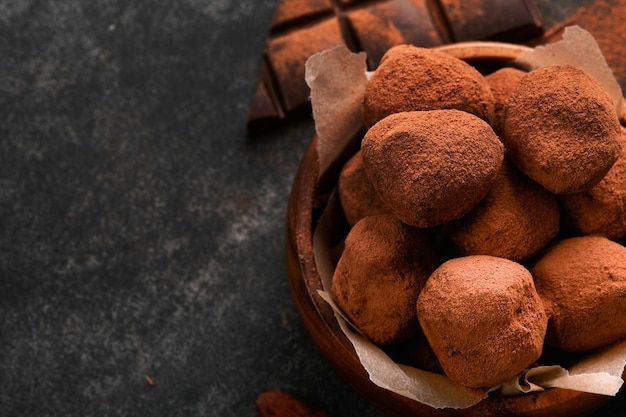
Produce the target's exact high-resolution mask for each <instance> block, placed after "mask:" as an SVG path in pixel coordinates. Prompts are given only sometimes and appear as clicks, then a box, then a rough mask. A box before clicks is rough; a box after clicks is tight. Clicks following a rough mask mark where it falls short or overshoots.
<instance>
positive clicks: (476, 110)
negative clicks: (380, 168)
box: [363, 45, 494, 128]
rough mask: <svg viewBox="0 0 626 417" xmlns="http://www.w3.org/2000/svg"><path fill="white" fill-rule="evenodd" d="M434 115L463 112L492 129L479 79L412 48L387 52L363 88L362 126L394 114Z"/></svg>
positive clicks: (462, 66) (490, 108) (489, 104)
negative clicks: (419, 112)
mask: <svg viewBox="0 0 626 417" xmlns="http://www.w3.org/2000/svg"><path fill="white" fill-rule="evenodd" d="M436 109H456V110H462V111H466V112H468V113H471V114H474V115H476V116H478V117H480V118H481V119H483V120H485V121H486V122H488V123H491V122H492V121H493V117H494V115H493V114H494V113H493V112H494V98H493V94H492V92H491V89H490V88H489V85H488V84H487V82H486V81H485V79H484V77H483V76H482V75H481V74H480V73H479V72H478V71H477V70H476V69H475V68H474V67H472V66H470V65H469V64H467V63H466V62H464V61H462V60H460V59H457V58H454V57H452V56H451V55H448V54H446V53H443V52H437V51H434V50H432V49H426V48H418V47H416V46H411V45H399V46H396V47H394V48H391V49H390V50H389V51H387V53H386V54H385V55H384V56H383V58H382V60H381V62H380V65H379V67H378V68H377V69H376V71H374V73H373V74H372V76H371V78H370V80H369V82H368V84H367V89H366V91H365V97H364V98H363V122H364V124H365V126H366V127H368V128H369V127H371V126H373V125H374V124H375V123H376V122H378V121H380V120H382V119H383V118H385V117H386V116H388V115H390V114H393V113H399V112H403V111H415V110H436Z"/></svg>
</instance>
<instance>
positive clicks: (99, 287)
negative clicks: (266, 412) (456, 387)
mask: <svg viewBox="0 0 626 417" xmlns="http://www.w3.org/2000/svg"><path fill="white" fill-rule="evenodd" d="M275 4H276V1H274V0H271V1H257V0H254V1H252V0H245V1H235V0H174V1H169V2H165V1H157V0H151V1H150V0H146V1H138V0H127V1H121V0H105V1H98V2H95V1H82V0H67V1H63V2H58V1H52V0H21V1H19V2H17V1H10V0H0V415H2V416H153V417H157V416H168V417H173V416H233V417H235V416H238V417H242V416H248V417H252V416H255V415H256V411H255V400H256V398H257V396H258V395H259V394H260V393H261V392H263V391H265V390H270V389H281V390H285V391H288V392H291V393H293V394H295V395H297V396H300V397H302V398H304V399H306V400H308V401H310V402H313V403H315V404H318V405H320V406H322V407H324V408H325V409H327V410H328V411H330V412H331V414H332V415H333V416H335V417H339V416H344V417H348V416H377V415H379V413H378V412H377V411H376V410H374V409H373V408H371V407H370V406H369V405H367V404H366V403H365V402H364V401H363V400H361V399H360V398H359V397H357V396H356V394H354V393H353V392H352V391H351V389H350V388H349V387H348V386H347V385H345V383H344V382H343V381H342V380H340V379H339V378H338V377H337V375H336V374H335V373H334V371H333V370H332V369H331V368H330V367H329V366H328V365H327V364H326V362H325V361H324V360H323V359H322V358H321V356H320V355H319V353H318V352H317V350H316V348H315V346H314V345H313V344H312V342H311V341H310V339H309V337H308V335H307V334H306V333H305V331H304V330H303V327H302V325H301V323H300V321H299V318H298V315H297V313H296V311H295V308H294V306H293V303H292V301H291V298H290V293H289V288H288V284H287V277H286V272H285V266H284V256H283V230H284V229H283V226H284V217H285V212H286V204H287V198H288V193H289V189H290V185H291V181H292V179H293V175H294V173H295V170H296V168H297V165H298V162H299V160H300V157H301V155H302V152H303V150H304V148H305V146H306V145H307V142H308V141H309V139H310V138H311V137H312V135H313V125H312V123H311V122H310V121H308V120H304V121H301V122H298V123H294V124H291V125H288V126H285V127H283V128H279V129H277V130H275V131H273V132H271V133H268V134H266V135H264V136H263V137H261V138H256V139H254V140H249V139H247V138H246V134H245V116H246V112H247V108H248V104H249V102H250V98H251V96H252V92H253V89H254V86H255V83H256V76H257V70H258V64H259V56H260V52H261V50H262V47H263V43H264V37H265V34H266V32H267V28H268V26H269V23H270V20H271V16H272V13H273V10H274V6H275ZM621 404H622V406H623V405H624V400H623V399H622V400H621ZM599 415H612V416H617V415H618V414H615V412H613V414H609V413H608V412H607V413H604V414H599Z"/></svg>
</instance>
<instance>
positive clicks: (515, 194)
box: [444, 160, 560, 262]
mask: <svg viewBox="0 0 626 417" xmlns="http://www.w3.org/2000/svg"><path fill="white" fill-rule="evenodd" d="M559 220H560V215H559V207H558V205H557V202H556V198H555V197H554V195H553V194H552V193H550V192H549V191H548V190H546V189H545V188H543V187H541V186H540V185H539V184H537V183H535V182H534V181H531V180H530V179H529V178H528V177H526V176H525V175H523V174H522V173H521V172H519V171H518V170H517V169H516V168H515V167H514V166H513V165H512V164H511V163H510V162H509V161H508V160H507V161H505V163H504V164H503V166H502V170H501V171H500V174H499V175H498V176H497V177H496V180H495V183H494V186H493V188H492V189H491V191H489V193H488V194H487V196H486V197H485V198H484V199H483V200H482V201H481V202H480V203H479V204H478V206H477V207H476V208H475V209H474V210H472V211H471V212H470V213H468V214H467V215H465V216H464V217H462V218H461V219H459V220H456V221H453V222H450V223H448V224H446V225H445V226H444V230H445V233H446V235H448V237H449V238H450V239H451V240H452V242H454V244H455V245H456V246H457V248H458V249H459V251H460V254H461V255H492V256H499V257H502V258H507V259H511V260H513V261H517V262H520V261H523V260H525V259H527V258H528V257H530V256H532V255H534V254H535V253H537V252H538V251H539V250H540V249H542V248H543V247H544V246H546V245H547V244H548V243H549V242H550V241H551V240H552V239H553V238H554V237H555V236H556V234H557V233H558V231H559Z"/></svg>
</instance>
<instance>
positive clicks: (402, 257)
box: [331, 215, 437, 345]
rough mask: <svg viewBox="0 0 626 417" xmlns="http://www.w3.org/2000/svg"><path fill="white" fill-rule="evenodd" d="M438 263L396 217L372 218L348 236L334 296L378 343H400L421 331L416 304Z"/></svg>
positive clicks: (426, 244)
mask: <svg viewBox="0 0 626 417" xmlns="http://www.w3.org/2000/svg"><path fill="white" fill-rule="evenodd" d="M436 258H437V256H436V254H435V252H434V249H433V248H432V247H431V245H430V242H429V241H428V239H427V238H426V237H425V235H424V234H423V232H422V231H421V230H418V229H415V228H411V227H409V226H406V225H404V224H402V223H401V222H400V221H398V220H397V219H396V218H395V217H393V216H391V215H376V216H368V217H365V218H363V219H361V220H360V221H359V222H357V223H356V224H355V225H354V227H353V228H352V229H351V230H350V232H349V233H348V236H347V237H346V241H345V249H344V251H343V253H342V255H341V258H340V259H339V262H338V264H337V267H336V269H335V273H334V275H333V280H332V286H331V292H332V294H333V297H334V299H335V302H336V303H337V305H338V306H339V307H340V308H341V309H342V311H343V312H344V313H345V314H346V316H347V317H348V318H349V319H350V321H351V322H352V323H353V324H354V325H355V326H356V327H357V328H358V329H359V330H360V331H361V332H362V333H363V334H364V335H365V336H367V337H368V338H369V339H370V340H371V341H372V342H373V343H375V344H378V345H388V344H392V343H398V342H401V341H404V340H407V339H408V338H410V337H412V336H415V335H416V334H419V332H420V327H419V323H418V321H417V317H416V315H415V302H416V301H417V296H418V295H419V292H420V291H421V289H422V287H423V286H424V283H425V282H426V279H427V278H428V276H429V275H430V273H431V272H432V271H433V270H434V269H435V268H436V267H437V261H436Z"/></svg>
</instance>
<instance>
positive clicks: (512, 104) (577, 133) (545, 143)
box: [502, 65, 621, 194]
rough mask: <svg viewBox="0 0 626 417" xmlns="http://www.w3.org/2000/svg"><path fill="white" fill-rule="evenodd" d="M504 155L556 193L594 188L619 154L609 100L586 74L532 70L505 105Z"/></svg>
mask: <svg viewBox="0 0 626 417" xmlns="http://www.w3.org/2000/svg"><path fill="white" fill-rule="evenodd" d="M502 140H503V142H504V144H505V146H506V149H507V155H508V156H509V158H511V160H512V161H513V162H514V163H515V164H516V165H517V166H518V168H519V169H520V170H521V171H522V172H524V173H525V174H526V175H528V176H529V177H530V178H532V179H533V180H535V181H536V182H538V183H539V184H541V185H543V186H544V187H545V188H547V189H548V190H550V191H552V192H553V193H555V194H570V193H575V192H580V191H585V190H587V189H589V188H591V187H592V186H594V185H595V184H597V183H598V182H599V181H600V180H601V179H602V177H604V175H605V174H606V173H607V172H608V170H609V169H610V168H611V166H612V165H613V164H614V163H615V161H616V160H617V158H618V156H619V154H620V151H621V141H620V125H619V120H618V118H617V114H616V113H615V107H614V105H613V101H612V100H611V98H610V97H609V95H608V94H607V93H606V92H605V91H604V89H603V88H602V87H601V86H600V84H599V83H598V82H597V81H596V80H595V79H593V78H592V77H591V76H590V75H588V74H587V73H586V72H584V71H582V70H580V69H578V68H574V67H572V66H569V65H555V66H548V67H543V68H539V69H536V70H533V71H531V72H529V73H527V74H525V75H524V76H523V77H522V78H521V79H520V80H519V82H518V83H517V86H516V87H515V91H514V92H513V94H512V95H511V97H510V98H509V100H508V101H507V109H506V116H505V119H504V135H503V136H502Z"/></svg>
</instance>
